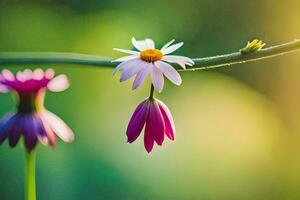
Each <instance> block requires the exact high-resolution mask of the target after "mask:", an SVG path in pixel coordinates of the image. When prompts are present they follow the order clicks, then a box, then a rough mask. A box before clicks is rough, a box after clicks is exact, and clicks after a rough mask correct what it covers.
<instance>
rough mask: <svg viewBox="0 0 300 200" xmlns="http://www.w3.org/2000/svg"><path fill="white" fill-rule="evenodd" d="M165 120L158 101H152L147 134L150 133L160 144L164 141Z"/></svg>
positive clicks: (146, 129) (146, 128)
mask: <svg viewBox="0 0 300 200" xmlns="http://www.w3.org/2000/svg"><path fill="white" fill-rule="evenodd" d="M164 130H165V126H164V120H163V117H162V114H161V112H160V110H159V106H158V103H157V102H156V101H152V102H150V108H149V114H148V117H147V121H146V127H145V135H146V134H150V135H151V136H152V137H153V138H154V140H155V142H156V143H157V144H158V145H162V143H163V141H164Z"/></svg>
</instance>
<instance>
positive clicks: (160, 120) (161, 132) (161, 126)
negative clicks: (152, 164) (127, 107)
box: [126, 97, 175, 153]
mask: <svg viewBox="0 0 300 200" xmlns="http://www.w3.org/2000/svg"><path fill="white" fill-rule="evenodd" d="M144 126H145V131H144V133H145V134H144V146H145V149H146V151H147V152H148V153H150V152H151V151H152V148H153V146H154V142H155V143H156V144H157V145H159V146H161V145H162V143H163V141H164V137H165V135H166V136H167V137H168V138H169V139H170V140H174V137H175V125H174V122H173V117H172V115H171V112H170V111H169V109H168V107H167V106H166V105H165V104H164V103H163V102H161V101H160V100H158V99H155V98H151V97H150V98H148V99H146V100H144V101H143V102H141V103H140V104H139V105H138V106H137V108H136V109H135V111H134V113H133V115H132V117H131V119H130V121H129V124H128V127H127V131H126V134H127V138H128V142H129V143H132V142H134V141H135V140H136V139H137V138H138V137H139V135H140V133H141V132H142V130H143V128H144Z"/></svg>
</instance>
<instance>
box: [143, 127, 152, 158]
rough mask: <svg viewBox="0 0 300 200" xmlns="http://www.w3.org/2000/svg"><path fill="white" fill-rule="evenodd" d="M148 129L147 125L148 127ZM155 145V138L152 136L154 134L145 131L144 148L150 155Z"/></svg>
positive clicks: (147, 130)
mask: <svg viewBox="0 0 300 200" xmlns="http://www.w3.org/2000/svg"><path fill="white" fill-rule="evenodd" d="M146 127H147V125H146ZM153 145H154V138H153V136H152V133H151V132H149V129H147V128H146V129H145V135H144V146H145V149H146V151H147V152H148V153H150V152H151V151H152V149H153Z"/></svg>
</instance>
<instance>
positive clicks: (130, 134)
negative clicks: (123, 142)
mask: <svg viewBox="0 0 300 200" xmlns="http://www.w3.org/2000/svg"><path fill="white" fill-rule="evenodd" d="M148 105H149V101H148V100H145V101H143V102H142V103H140V104H139V105H138V106H137V108H136V109H135V111H134V113H133V115H132V117H131V119H130V121H129V123H128V127H127V131H126V134H127V138H128V139H127V141H128V142H129V143H132V142H134V141H135V140H136V139H137V138H138V137H139V135H140V133H141V131H142V129H143V127H144V124H145V121H146V118H147V113H148V107H149V106H148Z"/></svg>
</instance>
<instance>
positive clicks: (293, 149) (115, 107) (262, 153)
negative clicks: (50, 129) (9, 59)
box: [0, 0, 300, 200]
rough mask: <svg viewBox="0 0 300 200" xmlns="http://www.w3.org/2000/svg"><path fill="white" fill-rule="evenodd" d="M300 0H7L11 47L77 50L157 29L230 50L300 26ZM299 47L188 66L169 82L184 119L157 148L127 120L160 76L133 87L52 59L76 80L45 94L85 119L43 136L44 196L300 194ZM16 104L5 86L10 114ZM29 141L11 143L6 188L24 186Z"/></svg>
mask: <svg viewBox="0 0 300 200" xmlns="http://www.w3.org/2000/svg"><path fill="white" fill-rule="evenodd" d="M299 7H300V2H299V1H298V0H284V1H281V0H279V1H276V2H275V1H273V0H252V1H240V0H185V1H179V0H174V1H166V0H152V1H143V0H141V1H134V0H122V1H117V0H60V1H59V0H46V1H38V0H28V1H22V0H19V1H17V0H1V1H0V51H58V52H76V53H86V54H93V55H101V56H108V57H113V58H116V57H119V56H122V55H123V54H121V53H118V52H114V51H112V48H113V47H120V48H132V46H131V43H130V39H131V37H132V36H135V37H136V38H137V39H143V38H146V37H150V38H153V39H154V40H155V41H157V43H158V46H159V45H163V44H164V43H165V42H167V41H169V40H170V39H172V38H175V39H177V40H178V41H184V42H185V45H184V46H183V48H181V49H180V50H179V51H178V52H177V53H178V54H182V55H187V56H190V57H203V56H210V55H216V54H222V53H230V52H233V51H237V50H238V49H240V48H242V47H243V46H244V45H245V44H246V42H247V41H248V40H251V39H254V38H259V39H262V40H263V41H265V42H266V43H267V44H269V45H273V44H278V43H283V42H287V41H290V40H293V39H295V38H299V37H300V23H299V17H300V12H299ZM299 66H300V54H299V52H298V53H293V54H289V55H285V56H281V57H276V58H272V59H267V60H263V61H258V62H253V63H246V64H240V65H234V66H230V67H224V68H218V69H211V70H206V71H196V72H182V73H181V75H182V78H183V84H182V86H181V87H177V86H174V85H172V84H170V83H169V82H168V83H167V84H166V87H165V89H164V91H163V93H162V94H159V95H158V94H157V95H156V97H157V98H159V99H161V100H163V101H164V102H165V103H166V104H167V105H168V106H169V108H170V109H171V111H172V113H173V117H174V119H175V123H176V128H177V136H176V140H175V142H165V144H164V145H163V147H159V148H155V149H154V151H153V152H152V153H151V154H150V155H148V154H147V153H146V151H145V150H144V147H143V141H142V138H139V139H138V141H137V142H135V143H134V144H127V143H126V137H125V130H126V126H127V122H128V120H129V118H130V116H131V114H132V112H133V110H134V108H135V106H136V105H137V104H138V103H139V102H140V101H141V100H142V99H144V98H145V97H147V95H148V93H149V82H148V83H147V84H144V85H143V87H141V88H140V89H138V90H136V91H131V84H132V81H131V82H127V83H124V84H120V83H119V82H118V77H114V78H112V75H111V73H112V70H111V69H107V68H96V67H90V66H75V65H38V66H37V65H32V66H31V65H28V66H0V68H1V69H2V68H4V67H6V68H10V69H11V70H13V71H17V70H19V69H24V68H26V67H29V68H32V69H34V68H37V67H42V68H46V67H53V68H54V69H56V71H57V72H58V73H65V74H67V75H68V76H69V78H70V81H71V84H72V87H71V88H70V89H69V90H68V91H67V92H64V93H60V94H58V93H56V94H51V93H48V95H47V99H46V106H47V108H48V109H49V110H51V111H52V112H54V113H56V114H58V115H59V116H60V117H61V118H63V119H64V120H65V121H66V122H67V123H68V124H69V125H70V126H71V127H72V129H73V130H74V132H75V134H76V140H75V142H74V143H73V144H63V143H61V142H60V143H59V144H58V145H57V148H56V149H55V150H52V149H50V148H47V147H43V146H41V145H39V147H38V160H37V190H38V199H40V200H68V199H72V200H77V199H78V200H79V199H80V200H81V199H97V200H98V199H122V200H123V199H124V200H127V199H128V200H129V199H130V200H132V199H158V200H160V199H162V200H165V199H166V200H168V199H172V200H177V199H178V200H181V199H187V200H189V199H195V200H196V199H207V200H222V199H224V200H248V199H249V200H253V199H256V200H277V199H278V200H294V199H295V200H296V199H300V191H299V188H300V86H299V85H300V79H299V72H300V68H299ZM13 109H14V102H13V101H12V99H11V96H10V95H9V94H1V95H0V115H1V116H2V115H3V114H5V113H6V112H8V111H11V110H13ZM23 172H24V149H23V145H22V143H20V144H19V145H18V146H17V148H15V149H10V148H9V147H8V144H7V143H5V144H3V145H2V146H1V149H0V180H1V184H0V199H1V200H18V199H22V198H23V194H24V192H23V184H24V178H23V176H24V175H23Z"/></svg>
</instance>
